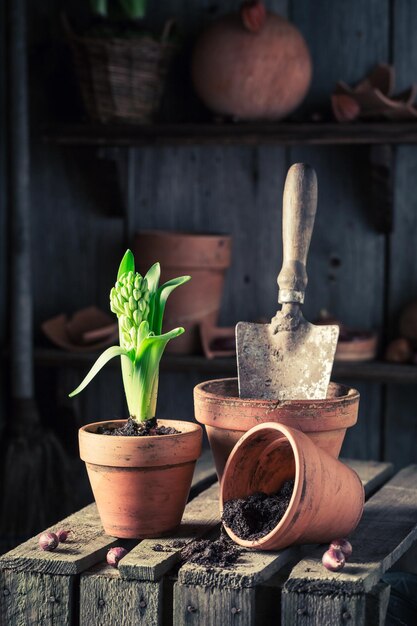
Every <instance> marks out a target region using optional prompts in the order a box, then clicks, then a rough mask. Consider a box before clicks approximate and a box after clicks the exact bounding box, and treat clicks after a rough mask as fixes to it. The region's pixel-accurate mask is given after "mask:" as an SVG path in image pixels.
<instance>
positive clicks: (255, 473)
mask: <svg viewBox="0 0 417 626" xmlns="http://www.w3.org/2000/svg"><path fill="white" fill-rule="evenodd" d="M300 416H301V419H302V413H300ZM287 480H294V490H293V493H292V497H291V500H290V503H289V505H288V508H287V510H286V512H285V514H284V516H283V518H282V519H281V521H280V522H279V523H278V524H277V526H275V528H274V529H273V530H272V531H271V532H269V533H268V534H267V535H265V536H264V537H261V538H259V539H256V540H244V539H242V538H240V537H238V536H237V535H235V534H234V533H233V532H232V530H231V529H230V528H227V527H226V526H225V529H226V531H227V534H228V535H229V536H230V537H231V538H232V539H233V540H234V541H235V542H236V543H238V544H240V545H241V546H245V547H248V548H256V549H257V550H280V549H283V548H286V547H288V546H290V545H291V544H294V543H302V544H305V543H328V542H330V541H332V539H333V538H334V537H336V536H343V537H345V536H347V535H349V534H350V533H351V532H352V531H353V530H354V528H355V527H356V526H357V524H358V523H359V520H360V518H361V516H362V512H363V505H364V489H363V486H362V483H361V480H360V478H359V476H358V475H357V474H356V472H354V471H353V470H352V469H350V468H349V467H347V466H346V465H344V464H343V463H341V462H340V461H338V460H337V459H335V458H334V457H333V456H331V455H330V454H328V453H327V452H325V451H324V450H322V449H321V448H320V447H318V446H317V445H316V444H315V443H313V441H312V440H311V439H310V437H308V436H307V435H306V434H304V433H302V432H301V431H299V430H295V429H293V428H288V427H287V426H283V425H282V424H277V423H271V422H268V423H265V424H259V425H258V426H255V427H254V428H252V429H251V430H250V431H249V432H247V433H246V434H245V435H244V436H243V437H242V438H241V439H240V441H239V442H238V443H237V444H236V446H235V447H234V448H233V450H232V452H231V454H230V456H229V460H228V461H227V464H226V467H225V470H224V476H223V480H222V483H221V489H220V506H221V509H222V510H223V506H224V503H225V502H227V501H228V500H232V499H235V498H244V497H246V496H249V495H251V494H253V493H256V492H259V491H263V492H264V493H267V494H268V495H271V494H273V493H276V492H277V491H278V490H279V489H280V487H281V486H282V485H283V483H284V482H285V481H287Z"/></svg>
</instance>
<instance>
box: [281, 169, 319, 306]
mask: <svg viewBox="0 0 417 626" xmlns="http://www.w3.org/2000/svg"><path fill="white" fill-rule="evenodd" d="M316 209H317V177H316V173H315V171H314V170H313V168H312V167H311V166H310V165H306V164H304V163H296V164H295V165H292V166H291V167H290V169H289V170H288V174H287V178H286V181H285V187H284V200H283V207H282V242H283V262H282V269H281V272H280V273H279V275H278V285H279V295H278V302H280V303H281V304H284V303H285V302H294V303H300V304H301V303H303V302H304V292H305V289H306V286H307V280H308V279H307V270H306V262H307V254H308V249H309V247H310V241H311V235H312V233H313V227H314V218H315V217H316Z"/></svg>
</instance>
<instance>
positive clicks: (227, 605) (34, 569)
mask: <svg viewBox="0 0 417 626" xmlns="http://www.w3.org/2000/svg"><path fill="white" fill-rule="evenodd" d="M347 463H349V465H350V466H351V467H353V468H354V469H355V470H356V471H357V472H358V473H359V475H360V477H361V479H362V481H363V483H364V485H365V490H366V494H367V503H366V505H365V512H364V516H363V518H362V521H361V523H360V525H359V527H358V528H357V530H356V531H355V533H354V534H353V535H352V537H351V541H352V544H353V547H354V553H353V558H352V559H351V561H349V563H348V564H347V565H346V566H345V568H344V570H343V571H342V572H340V573H331V572H328V571H327V570H325V569H324V568H323V566H322V565H321V563H320V558H321V555H322V553H323V551H324V548H323V547H320V548H318V547H317V546H302V547H292V548H288V549H286V550H282V551H280V552H269V553H267V552H254V551H244V552H243V553H242V555H241V557H240V558H239V561H238V562H237V564H236V565H235V566H234V567H233V568H230V569H225V568H223V569H222V568H216V567H213V568H211V569H209V570H207V569H206V568H204V567H202V566H199V565H195V564H191V563H185V564H181V562H180V548H178V549H176V548H172V542H173V539H181V540H182V541H186V542H189V541H192V540H193V539H196V538H199V537H202V536H216V535H218V532H219V511H218V500H217V498H218V485H217V484H216V483H215V482H214V480H215V475H214V472H213V470H212V466H211V463H210V460H209V458H208V456H207V455H205V456H204V457H203V458H202V459H201V460H200V462H199V467H198V471H196V475H195V479H194V483H193V488H192V493H191V495H192V499H191V501H190V502H189V504H188V505H187V507H186V511H185V515H184V519H183V523H182V525H181V527H180V529H179V531H178V532H176V533H175V536H174V535H173V536H171V537H167V538H164V539H155V540H149V539H148V540H144V541H141V542H139V543H137V542H131V543H130V545H129V547H131V548H132V549H131V550H130V552H129V553H128V555H127V556H126V557H125V558H124V559H123V560H122V561H121V563H120V566H119V569H118V570H115V569H113V568H111V567H109V566H108V565H107V564H105V562H104V561H105V555H106V552H107V550H108V549H109V548H110V547H111V546H114V545H116V544H118V545H122V544H123V542H122V541H120V540H117V539H114V538H112V537H108V536H106V535H104V533H103V531H102V529H101V525H100V520H99V518H98V514H97V510H96V507H95V505H94V504H91V505H89V506H87V507H86V508H84V509H82V510H81V511H79V512H78V513H75V514H74V515H71V516H70V517H69V518H67V519H66V520H65V521H62V522H60V523H59V524H57V525H56V526H55V527H53V528H52V530H54V529H55V530H56V529H58V528H59V527H61V528H62V527H67V528H72V529H73V530H74V531H75V538H73V539H72V540H71V541H68V542H67V543H65V544H61V546H60V547H59V548H58V549H57V550H56V551H55V552H52V553H48V552H42V551H40V550H39V548H38V541H37V537H35V538H33V539H30V540H29V541H27V542H26V543H24V544H22V545H21V546H18V547H17V548H15V549H14V550H12V551H11V552H9V553H7V554H5V555H3V556H2V557H0V623H1V625H4V626H17V625H19V626H20V625H23V624H24V625H32V624H33V625H34V626H35V625H36V626H38V625H53V626H64V625H65V626H66V625H68V626H69V625H75V624H77V625H78V624H80V625H81V626H87V625H88V626H98V625H103V626H112V625H114V626H121V625H123V626H130V625H133V624H135V625H146V626H154V625H155V626H167V625H169V624H172V625H173V626H181V625H183V624H187V625H197V624H198V625H200V626H232V625H233V626H256V625H258V624H262V626H267V625H269V624H271V625H272V624H279V623H281V624H283V625H284V626H293V625H300V626H301V625H302V626H307V625H317V626H325V625H326V624H328V625H331V626H337V625H338V624H340V625H343V626H346V625H347V624H352V625H365V624H366V625H370V624H383V623H384V617H385V612H386V607H387V603H388V599H389V591H390V588H389V586H388V585H386V584H384V583H382V582H380V580H381V576H382V574H383V573H384V572H385V571H386V570H387V569H389V568H390V567H391V566H392V565H393V564H394V563H395V562H397V561H398V560H399V559H400V558H401V557H403V555H406V553H407V552H408V551H410V550H411V549H412V548H413V544H415V542H416V541H417V466H412V467H409V468H407V469H404V470H402V471H401V472H399V473H398V474H396V475H395V476H393V468H392V466H391V465H390V464H388V463H376V462H371V461H370V462H365V461H347ZM210 483H212V484H211V486H208V485H210ZM155 544H162V545H164V546H165V547H166V548H167V551H164V552H160V551H155V550H154V549H153V548H154V547H155ZM415 545H417V544H415Z"/></svg>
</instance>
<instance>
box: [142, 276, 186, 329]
mask: <svg viewBox="0 0 417 626" xmlns="http://www.w3.org/2000/svg"><path fill="white" fill-rule="evenodd" d="M189 280H191V276H179V278H173V279H172V280H169V281H168V282H166V283H165V284H164V285H161V287H159V289H158V290H157V292H156V294H155V300H154V312H153V319H152V325H151V328H152V330H153V332H154V333H155V335H159V334H160V333H161V331H162V321H163V319H164V312H165V305H166V302H167V300H168V296H169V294H170V293H171V292H172V291H174V289H176V288H177V287H179V286H180V285H183V284H184V283H187V282H188V281H189Z"/></svg>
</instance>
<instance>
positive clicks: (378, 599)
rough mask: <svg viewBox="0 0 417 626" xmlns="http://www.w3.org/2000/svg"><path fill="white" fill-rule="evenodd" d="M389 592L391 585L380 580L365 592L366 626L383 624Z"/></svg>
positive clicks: (382, 625)
mask: <svg viewBox="0 0 417 626" xmlns="http://www.w3.org/2000/svg"><path fill="white" fill-rule="evenodd" d="M390 593H391V587H390V586H389V585H387V584H385V583H382V582H381V583H378V584H377V585H375V587H374V588H373V589H372V590H371V591H370V592H369V593H367V594H366V608H365V624H366V626H385V616H386V614H387V608H388V602H389V597H390Z"/></svg>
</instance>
